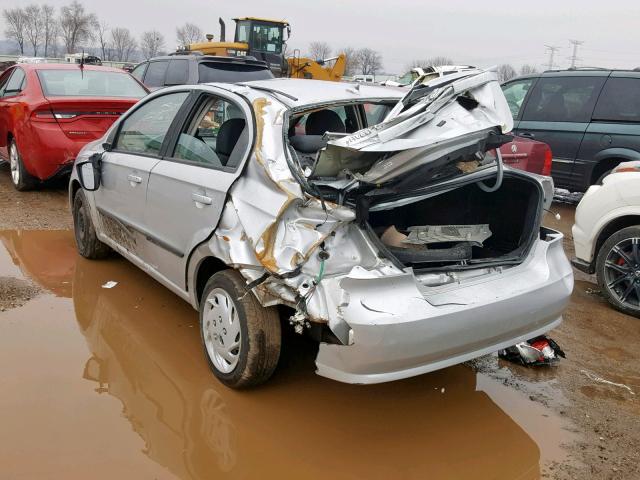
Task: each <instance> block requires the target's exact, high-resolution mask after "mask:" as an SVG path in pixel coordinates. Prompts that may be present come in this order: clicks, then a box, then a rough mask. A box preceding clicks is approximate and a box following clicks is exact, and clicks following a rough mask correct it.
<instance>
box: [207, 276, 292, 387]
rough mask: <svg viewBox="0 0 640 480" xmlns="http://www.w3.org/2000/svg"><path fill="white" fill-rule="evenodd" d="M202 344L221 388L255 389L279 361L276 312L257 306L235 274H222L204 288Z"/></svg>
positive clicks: (254, 299)
mask: <svg viewBox="0 0 640 480" xmlns="http://www.w3.org/2000/svg"><path fill="white" fill-rule="evenodd" d="M245 294H246V295H245ZM200 338H201V341H202V347H203V349H204V353H205V357H206V358H207V362H208V363H209V368H211V371H213V374H214V375H215V376H216V377H217V378H218V379H219V380H220V381H221V382H222V383H224V384H225V385H227V386H228V387H231V388H246V387H252V386H256V385H259V384H261V383H264V382H266V381H267V380H268V379H269V378H270V377H271V375H272V374H273V372H274V370H275V368H276V366H277V364H278V359H279V358H280V347H281V344H282V337H281V331H280V317H279V315H278V310H277V309H276V308H275V307H263V306H262V305H260V302H258V299H257V298H256V297H255V296H254V295H253V293H251V292H247V291H246V282H245V280H244V279H243V278H242V276H241V275H240V274H239V273H238V272H236V271H235V270H223V271H221V272H218V273H216V274H214V275H213V276H212V277H211V278H210V279H209V281H208V282H207V284H206V286H205V287H204V292H203V294H202V298H201V300H200Z"/></svg>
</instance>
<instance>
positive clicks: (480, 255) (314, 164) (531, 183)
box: [211, 70, 573, 383]
mask: <svg viewBox="0 0 640 480" xmlns="http://www.w3.org/2000/svg"><path fill="white" fill-rule="evenodd" d="M254 108H256V116H257V118H258V124H259V126H264V132H265V134H264V135H263V136H262V138H261V142H262V143H261V144H259V145H258V146H257V150H256V157H257V160H258V161H257V162H252V163H250V164H249V166H248V168H247V171H246V172H245V174H244V175H243V176H242V177H241V178H240V179H239V180H238V182H237V183H236V185H234V187H233V189H232V191H231V201H230V203H232V204H233V209H230V208H227V209H225V213H224V215H223V218H222V220H221V224H220V228H219V229H218V230H219V231H218V232H217V233H216V235H215V236H216V237H217V238H214V239H213V240H212V242H211V248H212V250H213V251H214V252H216V254H217V255H218V256H219V257H220V258H225V261H226V262H227V263H229V264H233V265H238V266H239V268H240V271H241V273H243V275H245V277H246V278H247V281H248V282H250V284H249V287H250V288H251V289H253V291H254V293H255V294H256V295H257V297H258V298H259V299H260V301H261V302H262V304H263V305H274V304H285V305H288V306H290V307H292V309H293V310H294V314H293V315H292V317H291V319H290V322H291V323H292V324H293V325H294V326H295V327H296V330H297V331H298V332H304V331H309V332H311V333H313V335H314V336H315V337H316V338H317V339H318V340H320V342H321V345H320V350H319V353H318V357H317V362H316V363H317V368H318V373H319V374H320V375H323V376H326V377H329V378H333V379H335V380H339V381H344V382H349V383H378V382H385V381H391V380H396V379H400V378H406V377H410V376H414V375H418V374H421V373H425V372H429V371H432V370H436V369H440V368H443V367H446V366H449V365H453V364H456V363H460V362H464V361H466V360H469V359H471V358H474V357H478V356H481V355H484V354H486V353H490V352H494V351H497V350H500V349H503V348H506V347H508V346H511V345H514V344H515V343H518V342H521V341H524V340H527V339H529V338H532V337H535V336H538V335H541V334H543V333H545V332H547V331H548V330H550V329H552V328H554V327H555V326H557V325H558V324H559V323H560V322H561V313H562V310H563V309H564V307H565V305H566V304H567V302H568V299H569V296H570V294H571V291H572V289H573V274H572V270H571V267H570V264H569V262H568V260H567V258H566V256H565V254H564V250H563V247H562V239H563V237H562V234H560V233H559V232H556V231H552V230H549V229H547V228H544V227H542V226H541V220H542V216H543V212H544V209H545V208H548V207H549V205H550V203H551V198H552V192H553V185H552V181H551V179H550V178H546V177H541V176H536V175H531V174H528V173H525V172H521V171H518V170H511V169H509V168H508V167H505V166H504V165H503V164H502V162H501V155H500V154H499V153H496V152H499V148H500V146H501V145H503V144H505V143H507V142H509V141H511V137H510V136H508V135H506V133H507V132H509V131H510V130H511V128H512V118H511V114H510V111H509V108H508V106H507V103H506V100H505V99H504V96H503V94H502V91H501V89H500V86H499V84H498V82H497V80H496V76H495V74H494V73H492V72H483V71H479V70H471V71H465V72H459V73H456V74H452V75H448V76H446V77H442V78H439V79H436V80H431V81H425V82H420V81H417V82H415V83H414V85H413V87H412V88H411V90H410V91H409V92H407V94H406V95H405V96H404V97H403V99H402V100H401V101H400V102H398V104H397V105H396V106H395V107H394V108H393V109H392V110H391V112H390V113H389V115H388V116H387V117H386V119H385V120H384V121H383V122H382V123H380V124H378V125H376V126H373V127H370V128H367V129H364V130H361V131H359V132H355V133H353V134H348V135H345V134H335V135H334V134H331V133H329V134H325V136H324V139H323V142H320V143H319V145H320V148H319V150H318V151H317V152H316V153H315V154H314V155H312V156H311V157H310V155H309V152H308V151H305V152H302V153H303V154H301V152H300V151H297V150H296V145H293V144H291V143H287V142H285V148H286V149H287V151H286V159H287V163H288V169H285V168H283V165H281V164H279V163H278V162H277V161H275V160H271V159H274V158H278V155H277V154H278V151H277V145H276V144H275V143H271V141H272V140H271V139H272V138H273V136H275V135H277V133H276V132H277V130H276V129H277V128H281V129H282V128H283V129H284V130H285V132H286V131H287V125H288V123H287V117H288V116H290V115H295V114H296V111H288V112H287V111H278V109H271V110H270V109H268V108H265V103H264V102H262V101H261V100H260V99H257V100H255V101H254ZM305 108H307V109H308V108H309V107H305ZM316 108H318V107H316ZM282 118H284V121H282V120H281V119H282ZM268 129H273V131H269V130H268ZM280 135H282V133H280ZM305 140H308V141H307V142H306V146H308V145H309V144H312V143H313V142H317V141H318V139H313V138H309V139H305ZM247 192H251V193H252V195H251V198H248V196H247ZM253 198H269V202H264V203H262V204H261V205H259V206H258V205H256V204H255V202H253V201H252V200H253ZM238 225H241V226H242V228H240V227H238ZM225 237H226V238H227V241H226V243H225V241H223V239H224V238H225ZM243 238H246V239H248V240H249V242H245V244H241V243H238V242H236V239H243ZM229 239H230V241H229ZM248 245H250V246H251V247H250V248H249V247H248ZM254 254H255V259H257V261H258V262H259V267H260V268H255V266H252V262H254V258H253V257H252V256H253V255H254ZM226 258H228V260H226ZM261 268H262V269H261Z"/></svg>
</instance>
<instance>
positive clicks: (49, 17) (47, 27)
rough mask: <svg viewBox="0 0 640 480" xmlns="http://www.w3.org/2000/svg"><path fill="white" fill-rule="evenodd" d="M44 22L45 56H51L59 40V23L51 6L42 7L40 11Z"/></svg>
mask: <svg viewBox="0 0 640 480" xmlns="http://www.w3.org/2000/svg"><path fill="white" fill-rule="evenodd" d="M40 15H41V22H42V35H43V36H44V56H45V57H46V56H48V55H49V49H50V48H51V47H52V46H54V48H55V44H56V42H57V40H58V21H57V20H56V10H55V8H53V7H52V6H51V5H47V4H45V5H42V8H41V9H40Z"/></svg>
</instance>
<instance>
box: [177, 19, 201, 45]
mask: <svg viewBox="0 0 640 480" xmlns="http://www.w3.org/2000/svg"><path fill="white" fill-rule="evenodd" d="M176 40H178V44H179V45H182V46H186V45H189V44H191V43H197V42H202V41H204V33H202V29H201V28H200V27H199V26H197V25H196V24H194V23H185V24H184V25H183V26H182V27H178V28H176Z"/></svg>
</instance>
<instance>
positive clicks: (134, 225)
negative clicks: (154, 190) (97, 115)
mask: <svg viewBox="0 0 640 480" xmlns="http://www.w3.org/2000/svg"><path fill="white" fill-rule="evenodd" d="M188 96H189V93H188V92H186V91H181V92H171V93H167V94H164V95H159V96H155V97H153V98H151V99H149V100H147V101H143V102H142V103H141V104H139V106H137V107H135V109H134V110H133V111H131V112H130V113H128V114H127V116H126V117H125V118H123V119H122V121H121V122H120V123H119V125H118V127H117V131H116V134H115V136H114V140H113V145H112V146H111V148H110V151H107V152H105V153H104V154H103V156H102V168H101V171H102V178H101V185H100V188H99V189H98V190H96V191H95V193H94V195H95V196H94V199H95V204H96V208H97V210H98V214H99V219H100V220H99V221H100V223H101V226H102V228H100V231H101V233H102V234H103V235H104V236H106V237H107V238H108V239H109V240H111V241H112V242H114V243H115V244H117V245H118V246H120V247H121V248H122V249H124V250H126V252H127V253H128V254H129V255H130V257H132V259H134V260H138V261H143V260H144V259H145V245H146V244H147V236H148V232H147V228H146V227H145V223H144V215H145V202H146V190H147V185H148V182H149V173H150V172H151V169H152V168H153V167H154V165H156V164H157V163H158V162H159V161H160V156H161V153H162V151H163V146H164V145H165V141H166V140H167V138H168V135H167V134H168V132H169V129H170V127H171V124H172V123H173V121H174V120H175V118H176V116H177V115H178V112H179V111H180V109H181V107H182V106H183V104H184V102H185V100H186V99H187V98H188Z"/></svg>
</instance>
